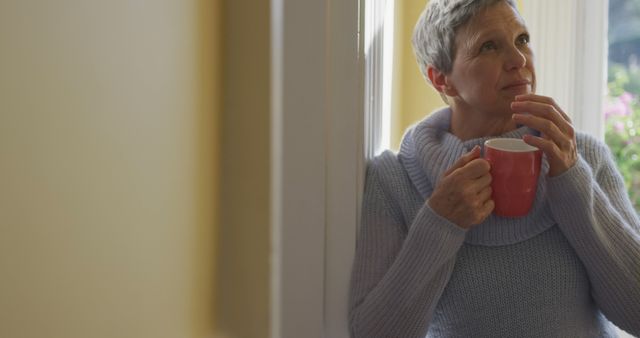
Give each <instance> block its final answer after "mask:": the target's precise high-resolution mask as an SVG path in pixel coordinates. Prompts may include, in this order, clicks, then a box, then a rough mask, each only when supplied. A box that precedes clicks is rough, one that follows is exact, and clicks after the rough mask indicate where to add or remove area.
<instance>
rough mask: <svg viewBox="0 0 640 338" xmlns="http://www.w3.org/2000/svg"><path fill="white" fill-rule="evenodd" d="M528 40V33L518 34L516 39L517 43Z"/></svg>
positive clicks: (525, 42) (524, 43)
mask: <svg viewBox="0 0 640 338" xmlns="http://www.w3.org/2000/svg"><path fill="white" fill-rule="evenodd" d="M529 40H530V38H529V34H521V35H520V36H518V39H517V41H518V43H519V44H521V45H526V44H528V43H529Z"/></svg>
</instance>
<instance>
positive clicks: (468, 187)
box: [427, 146, 495, 229]
mask: <svg viewBox="0 0 640 338" xmlns="http://www.w3.org/2000/svg"><path fill="white" fill-rule="evenodd" d="M490 169H491V166H490V165H489V162H488V161H487V160H485V159H482V158H480V147H479V146H475V147H474V148H473V150H471V151H470V152H468V153H466V154H464V155H463V156H462V157H461V158H460V159H458V161H457V162H456V163H455V164H454V165H453V166H452V167H451V168H449V169H447V171H446V172H445V173H444V175H443V177H442V179H441V180H440V182H438V184H437V186H436V188H435V190H434V191H433V194H431V197H430V198H429V200H428V201H427V203H428V205H429V207H431V209H432V210H433V211H435V212H436V213H437V214H438V215H440V216H441V217H444V218H446V219H448V220H449V221H451V222H452V223H454V224H456V225H458V226H459V227H461V228H464V229H469V228H471V227H472V226H474V225H477V224H480V223H482V221H484V220H485V219H486V218H487V217H488V216H489V215H490V214H491V212H492V211H493V208H494V206H495V205H494V203H493V200H492V199H491V174H490V173H489V170H490Z"/></svg>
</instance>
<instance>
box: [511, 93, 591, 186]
mask: <svg viewBox="0 0 640 338" xmlns="http://www.w3.org/2000/svg"><path fill="white" fill-rule="evenodd" d="M511 109H512V110H513V111H514V112H516V114H513V119H514V120H515V121H516V123H520V124H524V125H526V126H528V127H530V128H533V129H535V130H538V131H540V133H541V137H536V136H533V135H525V137H524V138H523V139H524V141H525V142H526V143H527V144H529V145H532V146H534V147H537V148H539V149H541V150H542V151H543V152H544V153H545V154H546V155H547V160H548V161H549V176H551V177H553V176H558V175H560V174H562V173H564V172H565V171H567V170H568V169H569V168H571V167H573V165H574V164H575V163H576V161H577V160H578V151H577V147H576V135H575V130H574V129H573V126H572V125H571V119H569V116H568V115H567V114H565V112H564V111H562V109H560V107H559V106H558V104H557V103H556V102H555V101H554V100H553V99H552V98H550V97H546V96H540V95H535V94H526V95H518V96H516V99H515V101H514V102H512V103H511Z"/></svg>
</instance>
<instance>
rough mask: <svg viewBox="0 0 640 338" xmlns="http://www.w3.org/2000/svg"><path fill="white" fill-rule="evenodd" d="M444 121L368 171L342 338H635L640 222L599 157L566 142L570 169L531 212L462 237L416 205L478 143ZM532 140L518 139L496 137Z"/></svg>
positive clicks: (594, 148)
mask: <svg viewBox="0 0 640 338" xmlns="http://www.w3.org/2000/svg"><path fill="white" fill-rule="evenodd" d="M449 126H450V110H449V109H443V110H440V111H438V112H435V113H434V114H432V115H431V116H429V117H428V118H427V119H425V120H424V121H422V122H421V123H419V124H417V125H416V126H414V127H413V128H412V129H410V130H409V131H408V132H407V134H406V136H405V138H404V140H403V142H402V146H401V149H400V152H399V153H398V154H397V155H396V154H394V153H391V152H385V153H383V154H382V155H380V156H378V157H376V158H375V159H374V160H373V161H372V162H371V163H370V164H369V166H368V169H367V175H366V184H365V193H364V200H363V214H362V223H361V226H360V230H359V236H358V241H357V246H356V258H355V261H354V266H353V273H352V280H351V294H350V304H349V307H350V309H349V322H350V329H351V334H352V337H354V338H361V337H367V338H372V337H385V338H394V337H398V338H410V337H421V338H422V337H425V336H428V337H562V338H566V337H615V336H616V333H615V330H614V329H613V327H612V325H611V323H610V322H609V321H611V322H613V323H615V324H616V325H617V326H619V327H620V328H622V329H624V330H626V331H627V332H629V333H631V334H634V335H636V336H640V221H639V219H638V216H637V214H636V213H635V211H634V210H633V207H632V205H631V203H630V202H629V199H628V197H627V194H626V191H625V188H624V185H623V182H622V180H621V178H620V175H619V173H618V172H617V171H616V169H615V166H614V163H613V161H612V159H611V156H610V153H609V150H608V148H607V147H606V146H605V145H603V144H602V143H601V142H599V141H597V140H596V139H594V138H592V137H589V136H587V135H584V134H579V135H578V137H577V141H578V150H579V154H580V156H579V159H578V162H577V163H576V165H575V166H574V167H572V168H571V169H569V170H568V171H567V172H565V173H563V174H561V175H559V176H557V177H553V178H549V177H547V172H548V163H547V162H546V160H544V159H543V165H542V173H541V176H540V179H539V182H538V194H537V197H536V200H535V202H534V206H533V209H532V211H531V212H530V213H529V214H528V215H527V216H525V217H522V218H502V217H498V216H495V215H491V216H489V218H487V220H485V221H484V222H483V223H482V224H480V225H477V226H475V227H474V228H472V229H471V230H468V231H465V230H463V229H462V228H460V227H458V226H456V225H455V224H452V223H451V222H449V221H448V220H446V219H444V218H442V217H440V216H439V215H437V214H436V213H435V212H434V211H433V210H431V209H430V208H429V207H428V206H427V205H426V203H425V201H426V199H428V197H429V196H430V195H431V192H432V191H433V189H434V187H435V184H436V183H437V182H438V180H439V178H440V176H441V175H442V173H443V172H444V171H445V170H446V169H447V168H449V167H450V166H451V165H452V164H453V163H454V162H455V161H456V160H457V159H458V158H459V157H460V156H462V154H464V153H465V152H467V151H469V150H471V149H472V148H473V146H475V145H482V144H483V143H484V141H485V140H486V139H475V140H469V141H464V142H463V141H461V140H459V139H458V138H456V137H455V136H454V135H452V134H450V133H449V132H448V130H449ZM533 132H534V131H533V130H531V129H528V128H526V127H522V128H519V129H517V130H515V131H513V132H510V133H507V134H505V135H503V137H521V136H522V135H524V134H525V133H533Z"/></svg>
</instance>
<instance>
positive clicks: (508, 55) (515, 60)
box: [504, 46, 527, 70]
mask: <svg viewBox="0 0 640 338" xmlns="http://www.w3.org/2000/svg"><path fill="white" fill-rule="evenodd" d="M504 57H505V63H504V65H505V68H506V70H512V69H519V68H523V67H524V66H525V65H526V64H527V56H526V55H525V53H524V52H523V51H521V50H520V49H519V48H518V47H517V46H511V47H510V48H508V49H507V50H505V55H504Z"/></svg>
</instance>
